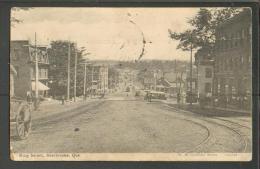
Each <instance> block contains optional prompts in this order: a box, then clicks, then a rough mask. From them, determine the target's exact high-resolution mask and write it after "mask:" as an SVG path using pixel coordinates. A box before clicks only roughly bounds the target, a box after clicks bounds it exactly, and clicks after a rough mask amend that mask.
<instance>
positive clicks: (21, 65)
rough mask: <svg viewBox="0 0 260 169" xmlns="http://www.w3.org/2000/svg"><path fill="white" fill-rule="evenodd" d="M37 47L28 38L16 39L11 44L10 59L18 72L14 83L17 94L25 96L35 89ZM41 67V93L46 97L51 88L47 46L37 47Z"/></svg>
mask: <svg viewBox="0 0 260 169" xmlns="http://www.w3.org/2000/svg"><path fill="white" fill-rule="evenodd" d="M35 51H36V50H35V47H34V46H33V45H31V44H30V43H29V41H28V40H15V41H11V44H10V61H11V64H12V65H13V67H14V69H15V70H16V72H17V74H16V77H15V83H14V93H15V96H18V97H23V98H25V97H26V95H27V92H32V93H34V91H35ZM37 56H38V68H39V71H38V72H39V82H38V90H39V95H40V96H42V97H44V96H46V95H47V91H48V90H49V88H48V87H47V86H48V67H49V60H48V54H47V47H37Z"/></svg>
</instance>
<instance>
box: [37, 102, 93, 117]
mask: <svg viewBox="0 0 260 169" xmlns="http://www.w3.org/2000/svg"><path fill="white" fill-rule="evenodd" d="M96 100H97V99H89V98H88V99H87V100H82V99H77V100H76V102H73V101H65V104H64V105H62V104H61V101H60V100H50V101H43V102H41V103H40V106H39V108H38V110H36V111H33V112H32V118H33V119H40V118H43V117H47V116H51V115H54V114H58V113H61V112H63V111H69V110H73V109H75V108H76V107H78V106H81V105H85V104H88V103H91V102H94V101H96Z"/></svg>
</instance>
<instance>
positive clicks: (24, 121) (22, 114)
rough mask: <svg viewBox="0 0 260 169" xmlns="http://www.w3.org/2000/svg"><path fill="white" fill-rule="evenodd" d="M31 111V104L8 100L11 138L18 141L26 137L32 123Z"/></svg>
mask: <svg viewBox="0 0 260 169" xmlns="http://www.w3.org/2000/svg"><path fill="white" fill-rule="evenodd" d="M31 111H32V104H31V102H28V101H26V100H22V99H20V98H11V99H10V124H11V126H10V127H11V131H10V132H11V133H10V134H11V136H14V137H17V138H18V139H25V138H27V137H28V135H29V133H30V130H31V122H32V118H31Z"/></svg>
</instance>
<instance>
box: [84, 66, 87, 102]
mask: <svg viewBox="0 0 260 169" xmlns="http://www.w3.org/2000/svg"><path fill="white" fill-rule="evenodd" d="M86 74H87V63H85V64H84V90H83V97H84V100H85V99H86Z"/></svg>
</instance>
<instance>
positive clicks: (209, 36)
mask: <svg viewBox="0 0 260 169" xmlns="http://www.w3.org/2000/svg"><path fill="white" fill-rule="evenodd" d="M240 11H241V9H240V8H213V9H210V8H200V10H199V11H198V13H197V14H196V16H195V17H193V18H191V19H190V20H189V21H188V23H189V24H190V25H191V26H192V27H193V28H192V29H189V30H185V31H184V32H181V33H177V32H172V31H171V30H170V29H169V30H168V31H169V35H170V37H171V38H172V39H174V40H178V41H179V44H178V46H177V49H182V50H184V51H186V50H189V47H190V45H191V44H192V46H193V48H194V49H197V48H199V49H202V48H203V50H207V51H208V52H209V53H210V52H212V50H213V49H214V45H215V41H216V37H215V31H216V28H217V26H218V25H219V24H221V23H222V22H224V21H226V20H228V19H230V18H231V17H233V16H234V15H236V14H238V13H239V12H240Z"/></svg>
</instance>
